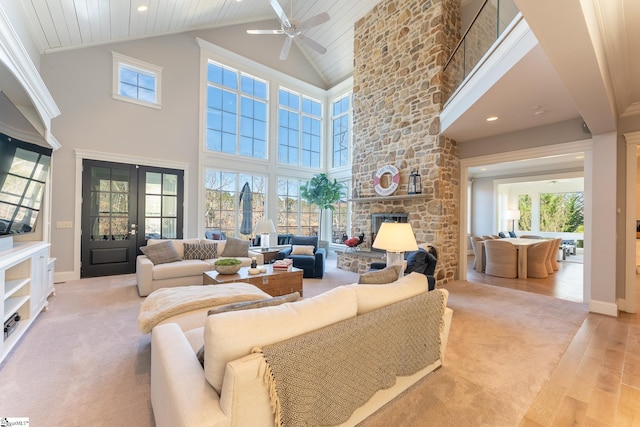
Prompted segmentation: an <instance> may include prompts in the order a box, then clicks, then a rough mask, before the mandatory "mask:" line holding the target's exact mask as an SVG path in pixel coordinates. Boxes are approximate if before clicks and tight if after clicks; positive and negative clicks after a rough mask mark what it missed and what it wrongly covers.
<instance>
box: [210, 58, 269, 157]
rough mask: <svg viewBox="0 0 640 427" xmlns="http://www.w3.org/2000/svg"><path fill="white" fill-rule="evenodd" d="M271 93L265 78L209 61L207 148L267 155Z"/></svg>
mask: <svg viewBox="0 0 640 427" xmlns="http://www.w3.org/2000/svg"><path fill="white" fill-rule="evenodd" d="M267 94H268V85H267V83H266V82H265V81H262V80H259V79H257V78H255V77H252V76H249V75H248V74H245V73H241V72H239V71H236V70H233V69H231V68H228V67H224V66H222V65H220V64H216V63H214V62H209V63H208V65H207V117H206V127H207V129H206V147H207V149H208V150H211V151H219V152H223V153H229V154H239V155H241V156H246V157H255V158H258V159H266V158H267V102H268V95H267Z"/></svg>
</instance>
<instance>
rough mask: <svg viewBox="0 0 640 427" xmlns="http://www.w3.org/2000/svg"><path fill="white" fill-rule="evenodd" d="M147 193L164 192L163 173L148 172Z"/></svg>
mask: <svg viewBox="0 0 640 427" xmlns="http://www.w3.org/2000/svg"><path fill="white" fill-rule="evenodd" d="M145 193H147V194H162V174H161V173H155V172H147V181H146V185H145Z"/></svg>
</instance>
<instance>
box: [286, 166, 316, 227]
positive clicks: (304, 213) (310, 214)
mask: <svg viewBox="0 0 640 427" xmlns="http://www.w3.org/2000/svg"><path fill="white" fill-rule="evenodd" d="M300 184H301V181H299V180H297V179H286V178H278V224H277V229H278V233H281V234H283V233H290V234H295V235H300V236H317V235H318V219H319V217H318V208H317V207H316V206H315V205H310V204H308V203H307V202H305V201H304V200H302V199H301V198H300Z"/></svg>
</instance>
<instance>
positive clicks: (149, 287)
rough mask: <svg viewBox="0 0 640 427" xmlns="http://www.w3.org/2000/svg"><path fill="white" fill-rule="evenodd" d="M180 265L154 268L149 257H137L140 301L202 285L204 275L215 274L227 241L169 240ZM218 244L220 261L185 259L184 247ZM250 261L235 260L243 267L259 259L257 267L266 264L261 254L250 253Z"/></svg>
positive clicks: (160, 265)
mask: <svg viewBox="0 0 640 427" xmlns="http://www.w3.org/2000/svg"><path fill="white" fill-rule="evenodd" d="M166 241H167V239H164V240H161V239H150V240H148V241H147V245H155V244H157V243H160V242H166ZM170 241H171V242H172V243H173V246H174V248H175V249H176V252H177V253H178V256H179V257H180V258H181V261H176V262H170V263H165V264H157V265H154V264H153V263H152V262H151V260H150V259H149V258H148V257H147V256H146V255H138V257H137V258H136V279H137V281H138V293H139V294H140V296H141V297H145V296H147V295H149V294H150V293H151V292H153V291H155V290H156V289H160V288H171V287H175V286H192V285H202V273H204V272H205V271H211V270H214V269H215V267H214V265H213V264H214V263H215V262H216V261H217V260H219V259H220V258H221V257H220V255H221V254H222V253H223V252H224V247H225V244H226V242H227V241H226V240H206V239H170ZM201 241H202V242H207V243H211V242H215V243H217V244H218V258H214V259H205V260H200V259H184V244H185V243H198V242H201ZM248 255H249V256H247V257H233V258H238V259H239V260H240V261H242V266H243V267H249V266H250V265H251V259H252V258H254V257H255V258H256V261H257V263H258V265H262V264H264V257H263V255H262V253H261V252H259V251H252V250H249V253H248Z"/></svg>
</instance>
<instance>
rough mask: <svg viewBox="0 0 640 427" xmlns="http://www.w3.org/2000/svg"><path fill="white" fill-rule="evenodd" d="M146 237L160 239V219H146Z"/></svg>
mask: <svg viewBox="0 0 640 427" xmlns="http://www.w3.org/2000/svg"><path fill="white" fill-rule="evenodd" d="M144 235H145V237H146V238H147V239H159V238H160V237H161V235H160V218H145V221H144Z"/></svg>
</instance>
